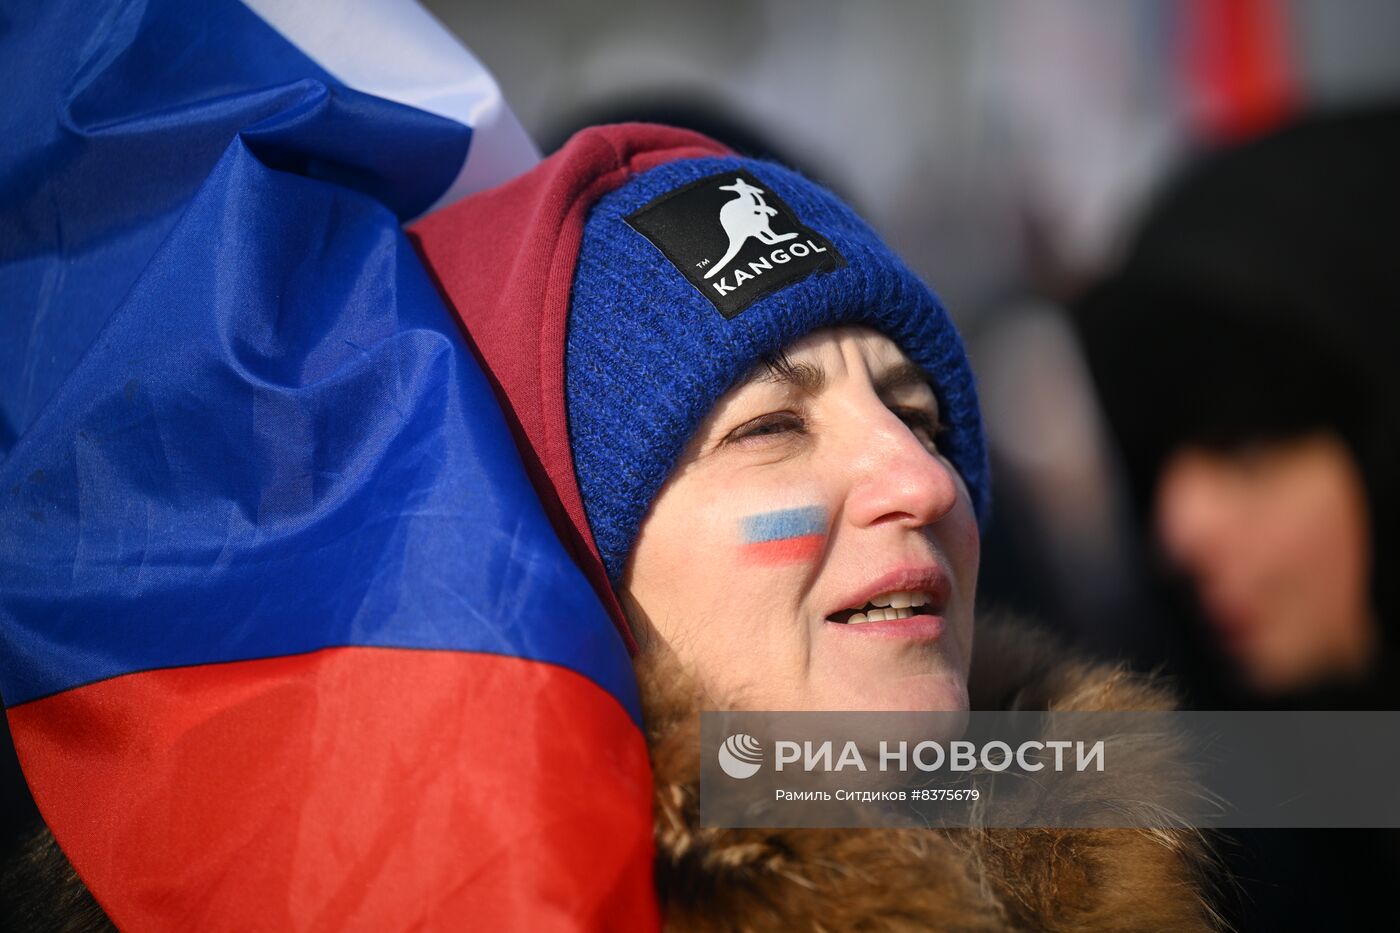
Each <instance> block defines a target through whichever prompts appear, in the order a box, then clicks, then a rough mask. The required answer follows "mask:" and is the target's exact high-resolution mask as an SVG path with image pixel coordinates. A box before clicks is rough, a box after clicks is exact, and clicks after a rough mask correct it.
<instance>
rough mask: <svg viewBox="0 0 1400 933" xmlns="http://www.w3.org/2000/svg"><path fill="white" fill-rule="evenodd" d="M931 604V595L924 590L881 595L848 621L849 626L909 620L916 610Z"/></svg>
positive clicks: (873, 598)
mask: <svg viewBox="0 0 1400 933" xmlns="http://www.w3.org/2000/svg"><path fill="white" fill-rule="evenodd" d="M928 602H929V595H928V594H927V593H925V592H923V591H922V590H900V591H896V592H892V593H881V594H880V595H879V596H875V597H872V598H871V600H870V602H869V603H867V604H866V606H868V607H871V608H862V609H861V610H858V611H857V612H856V613H855V614H854V615H852V616H851V617H850V618H848V619H847V620H846V624H847V625H859V624H860V623H861V622H886V621H889V620H890V619H907V618H909V617H910V616H912V615H914V609H915V608H917V607H919V606H926V605H928Z"/></svg>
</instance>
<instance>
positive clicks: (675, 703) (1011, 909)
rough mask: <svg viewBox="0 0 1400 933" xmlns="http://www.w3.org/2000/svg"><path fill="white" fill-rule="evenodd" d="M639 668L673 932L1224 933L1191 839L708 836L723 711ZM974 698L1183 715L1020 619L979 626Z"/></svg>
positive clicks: (653, 659) (653, 660) (1132, 677)
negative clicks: (704, 804) (705, 719)
mask: <svg viewBox="0 0 1400 933" xmlns="http://www.w3.org/2000/svg"><path fill="white" fill-rule="evenodd" d="M637 668H638V678H639V682H640V684H641V688H642V703H643V709H644V715H645V718H646V723H647V733H648V734H647V739H648V742H649V743H650V746H651V752H652V761H653V767H654V769H655V779H656V797H655V808H656V810H655V828H656V883H657V888H658V893H659V896H660V899H661V906H662V910H663V911H664V913H665V915H666V921H667V928H668V929H670V930H725V931H730V930H751V931H759V930H820V931H844V930H864V931H876V930H879V931H896V930H928V929H936V930H950V931H952V930H956V931H981V930H1045V931H1049V930H1076V931H1109V930H1115V931H1116V930H1147V929H1151V930H1162V931H1176V930H1214V929H1219V928H1220V927H1221V923H1220V920H1219V918H1218V916H1217V914H1216V913H1215V911H1214V910H1213V909H1212V907H1211V904H1210V896H1209V894H1208V892H1209V891H1210V890H1211V883H1212V878H1213V877H1214V876H1215V870H1214V864H1215V862H1214V859H1213V857H1212V855H1211V853H1210V850H1209V846H1208V845H1207V842H1206V840H1205V838H1204V837H1203V836H1202V835H1201V834H1200V833H1199V832H1196V831H1193V830H1181V829H1152V830H1147V829H1140V830H1139V829H957V830H918V829H712V828H702V827H701V826H700V809H699V766H700V763H699V748H700V717H699V712H700V710H701V709H722V708H724V706H723V704H722V703H717V702H715V699H714V698H713V697H708V696H706V695H704V694H703V692H702V691H701V690H699V689H698V688H697V686H696V685H695V683H694V681H693V680H692V679H690V678H688V677H687V676H686V675H685V674H684V672H683V671H681V670H680V667H679V665H678V664H677V663H676V662H675V660H674V658H673V657H671V656H669V655H666V654H664V653H662V652H650V653H647V654H645V655H643V656H642V657H639V658H638V659H637ZM970 691H971V698H972V708H973V709H1001V710H1046V709H1054V710H1065V711H1071V710H1073V711H1096V710H1166V709H1173V708H1175V701H1174V698H1173V696H1172V694H1171V693H1170V691H1169V690H1167V689H1166V687H1165V686H1163V685H1162V683H1161V682H1160V681H1159V680H1155V679H1152V678H1148V677H1144V676H1141V675H1136V674H1133V673H1131V672H1129V671H1127V670H1126V669H1125V668H1124V667H1122V666H1115V665H1104V664H1093V663H1089V662H1087V661H1084V660H1082V659H1080V658H1077V657H1076V656H1075V655H1073V654H1072V653H1070V652H1069V651H1068V650H1066V649H1065V648H1064V647H1062V646H1061V645H1059V644H1058V643H1056V642H1055V641H1054V640H1053V639H1051V638H1049V637H1048V636H1046V635H1045V634H1043V633H1041V632H1038V631H1036V630H1035V629H1032V628H1030V627H1028V626H1025V625H1024V624H1021V623H1015V622H1000V623H987V622H979V623H978V632H977V646H976V650H975V652H974V662H973V669H972V675H971V679H970ZM1163 755H1165V756H1167V757H1170V756H1171V752H1170V750H1168V751H1166V752H1164V753H1163ZM1173 764H1176V765H1179V762H1176V763H1174V762H1171V761H1164V760H1161V759H1158V758H1153V759H1151V760H1144V761H1142V762H1139V763H1138V764H1137V766H1136V767H1135V768H1134V770H1133V772H1132V774H1131V775H1128V776H1126V777H1125V779H1124V780H1123V781H1120V788H1121V790H1122V791H1123V792H1124V793H1125V794H1129V793H1132V791H1131V790H1130V788H1132V787H1138V788H1140V787H1141V786H1142V784H1141V783H1139V782H1144V781H1145V782H1153V783H1154V784H1156V785H1160V782H1162V781H1168V780H1171V781H1180V780H1181V779H1182V772H1181V769H1180V767H1176V768H1173V767H1172V766H1173ZM1128 782H1131V783H1128ZM1099 793H1100V794H1102V793H1103V791H1102V789H1100V791H1099ZM1100 799H1102V797H1100ZM1125 799H1126V798H1125Z"/></svg>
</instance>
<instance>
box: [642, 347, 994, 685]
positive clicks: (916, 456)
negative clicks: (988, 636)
mask: <svg viewBox="0 0 1400 933" xmlns="http://www.w3.org/2000/svg"><path fill="white" fill-rule="evenodd" d="M786 356H787V360H788V361H789V362H790V364H791V365H790V366H781V365H778V366H774V367H759V368H758V370H757V371H756V372H755V373H753V374H751V376H750V378H749V379H748V380H747V381H745V382H742V383H741V384H739V385H738V386H736V387H735V388H733V389H732V390H731V391H730V392H729V393H728V394H726V395H725V396H724V397H723V398H722V399H721V400H720V401H719V403H718V404H717V405H716V406H715V408H714V409H713V411H711V413H710V415H709V417H708V418H707V419H706V420H705V421H704V422H703V423H702V424H701V425H700V427H699V428H698V429H697V431H696V434H695V436H694V437H693V438H692V439H691V443H690V445H689V447H688V448H687V450H686V452H685V454H684V455H683V457H682V459H681V461H680V463H679V464H678V465H677V467H676V469H675V471H674V472H673V473H672V475H671V477H670V479H669V480H667V482H666V484H665V485H664V486H663V487H662V489H661V492H660V493H659V495H658V496H657V498H656V500H655V502H653V503H652V508H651V511H650V512H649V513H648V515H647V517H646V520H645V521H644V522H643V523H642V527H641V532H640V535H639V536H638V539H637V542H636V546H635V548H634V550H633V552H632V555H631V558H630V559H629V562H628V565H627V567H626V569H625V571H624V574H623V580H622V587H623V590H624V594H625V595H626V596H630V600H631V602H632V604H633V605H632V611H633V614H634V615H636V616H638V617H639V618H638V619H636V620H635V621H636V622H638V623H639V624H640V626H641V628H642V629H643V631H641V632H639V633H638V635H639V638H640V639H641V641H642V643H643V650H652V649H654V648H655V644H654V643H655V642H656V641H658V640H659V641H660V642H664V643H665V644H667V645H669V647H670V648H671V649H672V650H673V651H675V652H676V654H677V655H678V656H679V658H680V660H681V662H682V663H683V664H684V665H685V666H686V668H687V670H690V671H692V672H694V673H695V674H696V675H697V676H698V677H699V678H700V680H701V683H702V684H703V685H704V686H706V687H707V688H709V689H711V690H713V691H715V692H716V693H717V694H718V695H719V696H721V697H723V698H725V699H726V700H727V701H728V702H729V703H730V704H732V705H733V706H735V707H738V708H747V709H775V710H801V709H816V710H860V709H864V710H965V709H967V670H968V663H969V661H970V659H971V652H972V618H973V593H974V590H975V589H976V585H977V564H978V556H979V547H980V542H979V538H978V531H977V523H976V519H975V517H974V515H973V511H972V503H971V500H970V498H969V496H968V492H967V489H966V487H965V486H964V485H963V482H962V479H961V478H960V477H959V476H958V474H957V472H956V471H955V470H954V469H953V467H952V465H951V464H950V463H949V462H948V460H947V459H946V458H945V457H944V456H943V455H942V454H940V453H939V452H938V448H937V446H936V442H935V435H936V434H937V433H938V430H939V428H938V417H939V413H938V405H937V401H936V400H935V397H934V394H933V391H932V389H931V388H930V387H929V385H928V383H927V382H926V381H925V379H924V377H923V375H922V372H921V371H920V370H919V369H918V368H917V367H915V366H914V365H913V364H911V363H910V362H909V360H908V359H907V358H906V357H905V356H904V355H903V354H902V353H901V352H900V351H899V349H898V348H897V347H896V346H895V344H894V343H893V342H892V341H890V340H889V339H888V338H886V337H884V336H882V335H881V334H879V333H877V332H875V331H873V330H868V329H865V328H833V329H827V330H820V331H815V332H813V333H812V334H809V335H808V336H807V337H805V338H803V339H802V340H800V341H798V342H797V343H795V344H793V345H792V346H791V347H789V348H788V350H787V353H786Z"/></svg>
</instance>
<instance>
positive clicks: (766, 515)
mask: <svg viewBox="0 0 1400 933" xmlns="http://www.w3.org/2000/svg"><path fill="white" fill-rule="evenodd" d="M741 540H742V541H743V545H742V547H741V548H740V556H741V558H742V559H743V560H744V561H745V562H746V563H750V564H757V565H760V566H774V565H780V564H793V563H799V562H801V561H807V560H812V559H813V558H815V557H816V556H817V555H818V554H820V553H821V549H822V545H823V544H824V543H825V541H826V509H825V508H823V507H822V506H819V505H809V506H803V507H801V508H795V509H778V510H776V511H772V512H759V513H758V514H756V515H749V516H746V517H745V518H744V520H743V523H742V531H741Z"/></svg>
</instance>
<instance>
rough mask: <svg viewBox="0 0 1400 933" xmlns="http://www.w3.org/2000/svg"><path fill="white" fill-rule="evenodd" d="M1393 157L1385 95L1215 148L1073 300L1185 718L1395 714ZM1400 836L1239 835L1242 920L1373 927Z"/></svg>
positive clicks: (1399, 191)
mask: <svg viewBox="0 0 1400 933" xmlns="http://www.w3.org/2000/svg"><path fill="white" fill-rule="evenodd" d="M1397 165H1400V108H1396V107H1392V106H1375V107H1371V108H1368V109H1366V110H1364V111H1361V110H1357V111H1352V112H1348V113H1339V114H1335V115H1322V116H1317V117H1311V118H1308V119H1305V120H1303V121H1300V122H1298V123H1296V124H1294V125H1292V126H1290V127H1288V128H1286V129H1284V130H1282V131H1279V132H1276V133H1274V134H1272V135H1270V136H1267V137H1264V138H1261V139H1259V140H1256V141H1254V142H1251V143H1248V144H1245V145H1242V146H1240V147H1238V148H1235V149H1231V150H1226V151H1223V152H1220V153H1217V154H1214V155H1212V156H1210V157H1208V158H1206V159H1204V160H1203V161H1202V162H1201V163H1199V164H1198V165H1197V166H1195V167H1194V168H1193V169H1192V170H1190V171H1188V172H1187V173H1186V174H1185V175H1184V176H1183V177H1181V178H1180V179H1179V180H1178V181H1177V182H1176V183H1175V184H1174V185H1173V186H1170V187H1169V188H1168V190H1167V191H1166V193H1165V196H1163V197H1162V198H1160V199H1159V201H1158V203H1157V204H1156V205H1155V207H1153V208H1152V209H1151V210H1150V211H1149V212H1148V214H1147V216H1146V218H1145V220H1144V222H1143V224H1142V226H1141V228H1140V231H1139V233H1138V235H1137V237H1136V239H1135V240H1134V241H1133V243H1132V246H1131V248H1130V249H1129V250H1128V252H1127V254H1126V257H1125V259H1124V261H1123V262H1122V264H1121V266H1120V267H1119V268H1118V270H1117V272H1116V273H1114V274H1113V275H1112V276H1110V277H1109V278H1108V279H1107V280H1106V281H1104V282H1102V283H1100V284H1099V285H1098V286H1097V287H1095V288H1093V289H1091V290H1090V291H1089V292H1088V293H1087V294H1086V296H1085V297H1084V298H1083V299H1082V300H1081V301H1080V302H1079V303H1078V305H1077V307H1076V309H1075V317H1076V323H1077V325H1078V327H1079V329H1080V332H1081V334H1082V337H1083V340H1084V346H1085V351H1086V354H1087V357H1088V361H1089V366H1090V369H1091V370H1092V373H1093V375H1094V379H1095V381H1096V383H1097V385H1098V388H1099V391H1100V395H1101V398H1102V404H1103V407H1104V410H1105V412H1106V414H1107V417H1108V420H1109V422H1110V424H1111V426H1112V429H1113V433H1114V434H1115V435H1116V436H1117V439H1118V441H1119V442H1120V443H1121V446H1122V452H1123V457H1124V461H1125V465H1126V468H1127V472H1128V474H1129V479H1130V483H1131V485H1132V487H1133V489H1134V498H1135V500H1136V502H1137V504H1138V508H1139V512H1140V514H1141V516H1142V518H1143V525H1144V527H1145V528H1146V529H1147V531H1148V537H1149V538H1150V540H1151V545H1150V546H1151V547H1152V548H1153V550H1155V552H1156V554H1157V555H1158V558H1159V559H1158V565H1159V568H1160V569H1163V570H1165V571H1166V572H1167V573H1166V574H1165V576H1166V577H1167V578H1168V580H1167V583H1168V585H1167V587H1166V588H1165V592H1166V593H1167V596H1166V599H1165V602H1166V605H1167V607H1168V609H1169V610H1171V611H1170V612H1169V614H1168V618H1171V619H1174V620H1176V622H1175V623H1173V624H1178V625H1180V627H1181V628H1182V629H1183V630H1184V631H1185V634H1186V635H1187V636H1188V637H1187V643H1188V645H1190V644H1192V643H1193V642H1194V648H1188V649H1187V650H1186V651H1185V652H1184V654H1185V656H1184V657H1183V658H1182V659H1181V660H1180V661H1179V662H1178V663H1177V664H1176V665H1172V666H1175V667H1176V670H1177V672H1178V673H1180V675H1181V676H1182V679H1183V682H1184V683H1185V684H1186V686H1187V688H1188V693H1189V695H1190V696H1191V698H1192V700H1193V702H1194V705H1195V706H1197V707H1198V708H1205V709H1213V708H1214V709H1231V708H1236V709H1247V708H1264V709H1289V708H1291V709H1395V708H1397V706H1396V700H1397V698H1398V697H1400V680H1397V678H1396V671H1397V662H1396V655H1397V637H1396V630H1395V625H1396V612H1397V606H1396V590H1395V586H1396V578H1395V573H1394V568H1395V563H1396V560H1397V543H1398V542H1397V530H1400V523H1397V512H1396V509H1397V502H1396V492H1397V473H1396V464H1397V454H1396V447H1397V443H1400V430H1398V429H1400V387H1398V386H1400V379H1397V375H1396V370H1395V366H1394V363H1393V360H1392V356H1393V354H1394V351H1395V347H1396V346H1397V342H1396V332H1397V326H1398V325H1397V311H1400V270H1397V267H1396V264H1395V258H1396V256H1395V244H1396V237H1395V233H1394V224H1395V217H1396V216H1397V213H1400V178H1397V173H1396V167H1397ZM1182 620H1193V621H1190V622H1184V621H1182ZM1194 620H1200V621H1194ZM1395 836H1396V834H1395V833H1393V832H1390V831H1380V830H1377V831H1357V832H1339V831H1325V830H1318V831H1306V832H1298V831H1251V832H1240V833H1237V834H1236V838H1237V841H1238V842H1239V843H1240V845H1239V847H1237V848H1236V849H1234V850H1233V856H1232V862H1233V864H1232V870H1233V873H1234V874H1235V875H1236V876H1237V877H1238V878H1239V879H1240V881H1241V885H1242V895H1243V896H1242V897H1241V899H1240V915H1239V916H1238V918H1236V919H1237V921H1238V923H1239V925H1240V926H1241V928H1243V929H1303V928H1308V929H1316V928H1319V925H1321V924H1326V925H1327V927H1329V928H1337V929H1362V928H1367V927H1369V926H1370V925H1371V924H1372V923H1373V922H1374V918H1375V916H1376V913H1375V911H1378V910H1388V909H1389V907H1388V904H1387V903H1386V901H1385V899H1386V898H1387V897H1388V890H1389V886H1390V885H1391V884H1392V883H1393V882H1394V881H1395V880H1396V878H1397V877H1400V844H1397V840H1396V838H1395Z"/></svg>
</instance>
